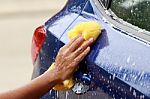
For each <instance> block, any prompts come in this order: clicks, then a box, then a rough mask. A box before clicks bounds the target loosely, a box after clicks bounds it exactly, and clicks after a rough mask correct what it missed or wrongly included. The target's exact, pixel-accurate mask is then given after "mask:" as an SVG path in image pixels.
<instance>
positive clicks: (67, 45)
mask: <svg viewBox="0 0 150 99" xmlns="http://www.w3.org/2000/svg"><path fill="white" fill-rule="evenodd" d="M80 36H81V34H79V35H78V36H77V37H74V38H73V39H72V40H71V41H70V42H69V43H68V44H66V47H69V46H70V45H71V44H72V43H73V42H74V41H75V40H76V39H78V38H79V37H80Z"/></svg>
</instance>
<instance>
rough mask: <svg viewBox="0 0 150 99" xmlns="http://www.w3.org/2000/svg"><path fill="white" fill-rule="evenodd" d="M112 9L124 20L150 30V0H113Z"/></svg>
mask: <svg viewBox="0 0 150 99" xmlns="http://www.w3.org/2000/svg"><path fill="white" fill-rule="evenodd" d="M111 10H112V11H113V12H114V13H115V14H116V16H118V17H119V18H121V19H123V20H124V21H127V22H129V23H131V24H133V25H135V26H138V27H140V28H142V29H145V30H147V31H150V0H112V4H111Z"/></svg>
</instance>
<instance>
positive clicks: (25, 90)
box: [0, 72, 58, 99]
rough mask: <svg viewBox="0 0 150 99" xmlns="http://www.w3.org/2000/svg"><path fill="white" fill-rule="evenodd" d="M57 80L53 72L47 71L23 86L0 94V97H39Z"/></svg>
mask: <svg viewBox="0 0 150 99" xmlns="http://www.w3.org/2000/svg"><path fill="white" fill-rule="evenodd" d="M57 82H58V80H57V79H56V78H55V75H54V74H53V73H50V72H46V73H45V74H43V75H41V76H39V77H37V78H35V79H34V80H32V81H31V82H30V83H29V84H27V85H25V86H23V87H20V88H18V89H15V90H12V91H9V92H5V93H2V94H0V99H38V98H40V97H41V96H42V95H44V94H45V93H46V92H48V91H49V90H50V89H51V88H52V87H53V86H55V85H56V83H57Z"/></svg>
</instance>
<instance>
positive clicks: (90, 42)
mask: <svg viewBox="0 0 150 99" xmlns="http://www.w3.org/2000/svg"><path fill="white" fill-rule="evenodd" d="M93 41H94V39H93V38H90V39H89V40H87V41H85V42H84V43H83V44H82V45H81V46H80V47H79V48H78V49H77V50H76V51H75V52H74V53H73V56H74V57H77V56H78V55H79V54H81V53H82V52H83V51H84V50H85V49H86V48H87V47H88V46H90V45H91V44H92V43H93Z"/></svg>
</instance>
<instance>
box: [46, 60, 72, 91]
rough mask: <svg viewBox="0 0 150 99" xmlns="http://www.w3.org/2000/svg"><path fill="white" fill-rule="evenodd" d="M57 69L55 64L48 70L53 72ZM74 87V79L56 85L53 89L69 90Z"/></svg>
mask: <svg viewBox="0 0 150 99" xmlns="http://www.w3.org/2000/svg"><path fill="white" fill-rule="evenodd" d="M54 68H55V63H53V64H52V65H51V66H50V68H49V69H48V70H49V71H51V70H53V69H54ZM73 85H74V81H73V78H70V79H68V80H65V81H63V82H61V83H59V84H57V85H55V87H53V89H54V90H61V91H62V90H68V89H70V88H71V87H73Z"/></svg>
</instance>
